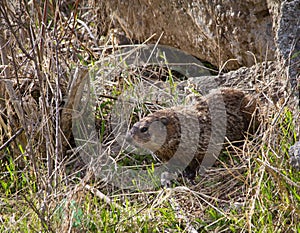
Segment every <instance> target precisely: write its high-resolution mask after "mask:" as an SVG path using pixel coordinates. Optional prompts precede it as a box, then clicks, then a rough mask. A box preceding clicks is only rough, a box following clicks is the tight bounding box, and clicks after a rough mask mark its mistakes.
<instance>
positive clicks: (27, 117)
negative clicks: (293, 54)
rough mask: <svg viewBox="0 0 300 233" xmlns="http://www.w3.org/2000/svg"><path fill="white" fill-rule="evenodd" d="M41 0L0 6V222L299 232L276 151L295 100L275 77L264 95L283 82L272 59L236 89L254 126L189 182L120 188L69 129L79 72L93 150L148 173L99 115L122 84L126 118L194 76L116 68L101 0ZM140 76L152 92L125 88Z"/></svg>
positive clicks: (289, 139)
mask: <svg viewBox="0 0 300 233" xmlns="http://www.w3.org/2000/svg"><path fill="white" fill-rule="evenodd" d="M43 4H44V5H43V6H42V5H38V3H37V2H36V1H29V2H28V1H10V2H9V1H2V3H1V6H0V20H1V24H0V25H1V26H0V27H1V32H0V44H1V59H2V65H1V67H0V71H1V73H0V75H1V76H0V78H1V79H0V84H1V85H0V108H1V115H0V145H2V146H1V150H0V159H1V160H0V183H1V186H0V190H1V191H0V193H1V194H0V222H1V224H0V231H1V232H40V231H42V232H148V231H149V232H155V231H157V232H161V231H166V232H185V231H186V232H193V230H195V231H200V232H208V231H209V232H222V231H223V232H230V231H232V232H292V231H294V232H296V231H298V232H299V229H300V225H299V222H300V208H299V207H300V196H299V193H300V182H299V179H300V174H299V172H296V171H293V170H292V169H291V167H290V165H289V161H288V160H289V156H288V148H289V146H290V145H291V144H293V143H294V142H295V141H296V140H297V139H299V138H298V137H299V135H297V132H298V133H299V132H300V129H299V125H300V124H299V119H300V117H299V109H298V107H297V104H296V101H295V100H294V99H293V97H292V96H289V92H287V93H284V91H285V90H282V88H276V91H278V90H279V91H280V93H279V94H278V93H276V96H277V97H278V96H279V100H278V101H277V103H276V104H274V102H273V101H272V100H273V99H274V91H275V90H274V88H273V87H274V83H276V82H277V81H278V82H279V83H282V82H284V83H285V81H286V76H285V73H284V70H281V69H279V68H278V67H277V68H278V69H277V71H276V77H275V76H271V79H270V77H269V76H268V72H266V69H265V68H264V67H265V66H259V65H258V66H257V67H262V68H261V69H259V68H258V69H257V70H254V72H256V73H254V74H253V76H255V77H260V78H259V79H258V80H259V81H257V80H256V81H257V83H259V85H258V86H251V87H247V88H246V89H247V90H250V89H251V90H250V91H249V92H251V93H254V94H257V96H263V97H264V98H263V99H264V101H263V102H262V106H261V109H260V112H261V115H262V125H261V126H260V129H259V130H258V132H257V134H256V135H255V136H254V139H253V138H252V139H251V140H250V139H249V140H248V139H247V140H246V141H245V143H244V144H243V145H242V146H239V147H232V148H231V149H230V150H229V151H228V152H224V156H221V159H220V161H218V162H217V165H216V166H215V167H212V168H210V169H209V170H208V171H207V173H206V174H205V175H203V176H199V177H197V178H196V185H192V184H190V183H189V181H186V180H184V179H181V180H179V181H178V182H176V183H174V185H173V187H172V188H168V189H162V188H160V187H159V184H157V187H154V188H152V189H150V190H147V191H145V190H138V189H136V190H128V189H120V188H118V187H116V186H114V185H112V184H111V183H110V182H108V181H109V179H108V180H105V179H99V177H97V176H96V175H95V173H93V170H92V169H91V167H90V166H87V164H86V163H85V162H86V161H84V159H82V157H80V156H79V154H80V152H78V150H76V149H78V147H77V148H76V145H75V144H74V139H73V138H72V134H71V128H70V127H71V123H72V122H71V117H72V116H71V115H70V112H69V111H68V108H69V107H70V106H72V105H73V104H74V101H75V98H73V97H72V96H75V95H76V90H78V88H79V87H80V84H81V83H82V82H84V80H85V77H86V75H87V72H88V71H89V72H91V71H95V70H96V71H97V72H98V74H101V75H100V78H99V77H98V79H96V80H95V81H96V87H98V88H99V92H100V94H99V102H98V106H97V107H98V108H97V111H96V113H97V114H96V115H97V117H98V118H99V119H98V120H97V121H96V122H95V124H96V128H97V129H98V131H99V132H100V135H101V139H102V140H103V144H104V146H103V148H102V150H103V151H104V150H105V153H106V154H109V155H114V156H113V157H112V160H113V161H116V162H118V164H121V165H123V166H124V167H125V166H127V167H128V166H129V167H130V168H140V167H141V166H144V167H147V169H148V172H149V175H151V174H152V172H153V167H154V166H157V165H158V162H157V161H156V160H153V159H152V157H151V156H146V158H145V157H142V158H141V157H140V156H137V155H135V154H133V153H128V152H124V150H123V148H122V147H121V146H120V145H119V144H118V143H116V141H115V140H116V136H115V135H116V133H115V132H112V130H111V128H110V127H109V125H110V124H109V123H111V118H110V115H111V113H112V109H113V107H114V106H115V103H116V100H117V99H118V97H119V96H120V95H123V96H124V93H126V91H128V93H131V94H130V96H129V95H127V96H126V95H125V96H126V97H128V99H127V100H128V102H130V101H136V100H138V101H137V104H136V108H135V109H133V112H131V114H130V116H131V118H130V120H132V121H134V120H136V119H138V118H140V117H142V116H143V115H144V114H146V112H148V111H153V110H155V109H158V108H162V107H165V106H170V105H173V104H176V103H181V102H182V101H183V98H182V97H183V96H185V95H187V94H190V93H193V92H194V88H195V87H196V86H197V85H196V84H195V83H190V86H188V88H186V89H184V90H182V89H180V85H181V84H182V83H184V82H185V81H183V82H182V80H175V78H174V77H175V76H176V75H178V73H176V72H175V74H174V73H173V74H172V73H170V70H168V69H163V70H161V69H160V68H157V69H158V70H153V69H150V70H139V69H138V70H132V69H127V70H124V67H121V66H119V64H117V65H116V64H115V60H114V59H111V60H109V56H110V55H112V54H113V53H114V51H115V50H117V44H116V43H117V42H118V41H117V40H116V39H117V38H115V36H114V34H113V33H111V31H110V26H111V22H107V21H105V20H104V18H105V17H103V16H100V15H99V12H98V11H97V10H98V9H99V8H97V7H101V4H98V3H97V4H96V3H95V2H93V1H89V3H86V5H84V3H81V4H79V1H63V2H62V4H61V5H60V6H58V5H54V3H52V2H51V1H47V0H46V1H44V3H43ZM93 4H94V5H93ZM99 19H103V21H101V20H100V21H101V22H99ZM105 19H106V18H105ZM95 22H99V23H98V24H96V23H95ZM147 68H149V67H147ZM149 73H150V76H151V78H150V79H149ZM103 77H104V78H103ZM137 77H139V78H137ZM159 77H164V78H163V79H162V80H157V79H158V78H159ZM170 77H172V78H170ZM173 78H174V79H173ZM180 78H181V79H182V78H184V77H180ZM275 78H276V80H275ZM141 80H142V81H143V82H142V84H143V85H142V88H146V89H147V90H153V91H154V92H155V93H157V88H158V87H159V88H158V89H159V93H163V94H162V95H159V96H158V95H152V96H148V99H146V100H145V99H143V98H141V96H140V94H141V93H142V92H144V91H145V89H142V90H140V89H139V92H138V93H134V94H132V92H129V91H130V90H132V89H134V88H136V87H137V86H139V85H140V84H141ZM240 81H241V82H245V80H240ZM145 83H146V84H145ZM247 83H248V82H247ZM227 84H228V83H227ZM235 85H237V86H239V85H238V84H237V83H235ZM245 85H246V84H245ZM177 87H178V88H177ZM262 87H264V88H262ZM271 87H272V88H271ZM176 88H177V89H176ZM249 88H250V89H249ZM162 90H163V91H162ZM276 91H275V92H276ZM67 97H68V98H67ZM129 97H130V98H129ZM170 97H171V98H170ZM142 110H143V111H142ZM113 133H114V134H113ZM67 139H68V140H67ZM82 160H83V161H82ZM151 163H154V164H152V165H151ZM92 168H94V167H92ZM129 182H131V181H129Z"/></svg>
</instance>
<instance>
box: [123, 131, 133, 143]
mask: <svg viewBox="0 0 300 233" xmlns="http://www.w3.org/2000/svg"><path fill="white" fill-rule="evenodd" d="M125 140H126V142H128V143H132V141H133V138H132V135H131V131H128V132H127V134H126V136H125Z"/></svg>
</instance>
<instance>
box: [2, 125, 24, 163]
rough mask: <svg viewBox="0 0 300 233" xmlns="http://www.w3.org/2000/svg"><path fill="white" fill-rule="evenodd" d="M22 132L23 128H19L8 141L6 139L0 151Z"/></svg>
mask: <svg viewBox="0 0 300 233" xmlns="http://www.w3.org/2000/svg"><path fill="white" fill-rule="evenodd" d="M23 131H24V128H20V129H19V130H18V131H17V132H16V133H15V134H14V135H13V136H12V137H11V138H10V139H8V140H7V141H6V142H5V143H4V144H3V145H2V146H0V151H1V150H3V149H4V148H5V147H7V146H8V145H9V143H11V142H12V141H13V140H15V138H16V137H18V136H19V135H20V134H21V133H22V132H23ZM3 157H4V156H3V155H2V156H1V157H0V159H2V158H3Z"/></svg>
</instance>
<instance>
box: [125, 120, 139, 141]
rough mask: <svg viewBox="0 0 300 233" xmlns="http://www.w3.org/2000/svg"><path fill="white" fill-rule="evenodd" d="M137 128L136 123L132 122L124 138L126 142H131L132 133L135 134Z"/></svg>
mask: <svg viewBox="0 0 300 233" xmlns="http://www.w3.org/2000/svg"><path fill="white" fill-rule="evenodd" d="M138 130H139V127H138V126H137V124H134V125H133V126H132V128H131V129H130V130H129V131H128V132H127V134H126V136H125V140H126V141H127V142H128V143H133V141H134V138H133V137H134V135H135V134H136V132H137V131H138Z"/></svg>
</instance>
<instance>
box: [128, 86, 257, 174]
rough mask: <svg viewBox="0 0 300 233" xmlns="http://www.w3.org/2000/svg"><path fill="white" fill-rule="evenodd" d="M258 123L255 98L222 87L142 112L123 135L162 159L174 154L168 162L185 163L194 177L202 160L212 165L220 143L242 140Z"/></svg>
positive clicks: (221, 145)
mask: <svg viewBox="0 0 300 233" xmlns="http://www.w3.org/2000/svg"><path fill="white" fill-rule="evenodd" d="M258 124H259V117H258V110H257V102H256V100H255V99H254V98H253V97H252V96H250V95H246V94H245V93H244V92H243V91H241V90H237V89H232V88H223V89H216V90H213V91H211V92H210V93H209V94H207V95H205V96H202V97H196V99H195V101H194V102H193V103H192V104H190V105H180V106H175V107H171V108H166V109H163V110H158V111H156V112H154V113H152V114H150V115H148V116H146V117H145V118H143V119H141V120H140V121H139V122H137V123H135V124H134V125H133V127H132V128H131V129H130V131H129V132H128V133H127V135H126V139H127V141H128V142H129V143H131V144H133V145H134V146H136V147H140V148H145V149H148V150H150V151H152V152H154V154H155V155H156V156H157V157H158V158H159V159H160V160H162V161H169V160H170V159H172V158H173V157H175V155H176V159H173V162H172V165H175V164H176V166H179V167H180V166H185V167H186V169H185V172H186V173H187V174H188V176H190V177H194V176H195V174H196V172H197V170H198V169H199V167H200V165H201V163H202V161H203V163H204V164H202V165H203V166H208V165H213V164H212V163H214V162H215V160H216V157H217V156H218V155H219V153H220V151H221V149H222V147H223V146H224V143H226V142H227V143H228V142H229V143H234V142H237V141H241V140H243V139H244V138H245V135H246V133H254V131H255V130H256V129H257V126H258ZM207 156H208V157H207ZM204 157H206V162H204ZM207 158H208V159H207ZM207 161H208V162H207ZM211 161H212V162H211Z"/></svg>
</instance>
